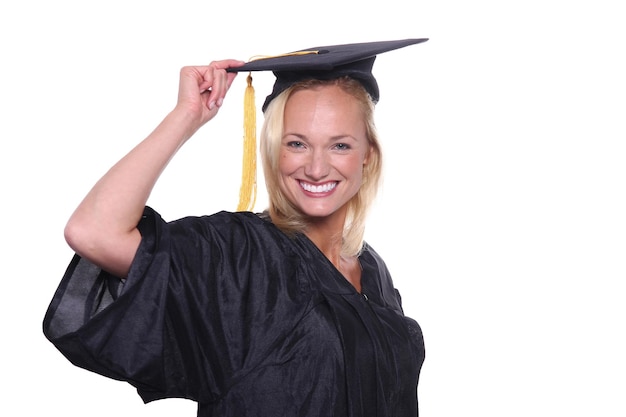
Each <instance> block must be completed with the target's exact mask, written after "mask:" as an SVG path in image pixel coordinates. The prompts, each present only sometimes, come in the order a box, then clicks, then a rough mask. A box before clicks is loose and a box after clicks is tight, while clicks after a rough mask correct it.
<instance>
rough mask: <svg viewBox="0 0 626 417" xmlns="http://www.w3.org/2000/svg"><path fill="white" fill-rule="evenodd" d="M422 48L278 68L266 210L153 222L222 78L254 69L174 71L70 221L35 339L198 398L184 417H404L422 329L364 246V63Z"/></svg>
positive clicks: (367, 173)
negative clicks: (151, 121)
mask: <svg viewBox="0 0 626 417" xmlns="http://www.w3.org/2000/svg"><path fill="white" fill-rule="evenodd" d="M421 41H423V40H410V42H400V43H390V44H387V43H382V44H381V43H374V44H357V45H356V48H357V49H359V50H361V52H360V55H359V56H358V57H356V58H355V57H352V58H350V59H351V60H352V61H350V62H348V63H347V64H346V63H341V64H338V65H335V66H333V68H332V69H331V70H322V72H319V71H318V70H317V69H313V70H310V68H311V64H310V63H308V64H305V65H304V66H305V67H306V68H309V69H307V70H304V69H302V68H298V65H300V64H297V63H295V64H294V63H293V60H295V61H301V60H305V61H306V60H310V59H313V60H314V61H315V58H314V57H305V58H301V57H298V56H289V57H279V58H278V61H281V60H282V61H284V60H285V59H286V60H291V61H292V63H291V64H289V65H290V69H289V72H290V74H286V73H284V72H276V74H277V82H276V85H275V88H274V92H273V93H272V95H270V96H269V97H268V99H267V100H266V104H265V105H264V110H265V116H266V120H265V124H264V127H263V131H262V134H261V146H260V150H261V156H262V160H263V166H264V172H265V176H266V183H267V189H268V193H269V197H270V204H269V208H268V210H267V211H266V212H264V213H261V214H254V213H251V212H235V213H230V212H219V213H216V214H213V215H210V216H202V217H187V218H183V219H179V220H176V221H173V222H165V221H163V220H162V219H161V218H160V216H159V215H158V213H157V212H156V211H154V210H152V209H151V208H149V207H146V204H147V201H148V197H149V195H150V192H151V190H152V188H153V187H154V185H155V183H156V181H157V179H158V177H159V175H160V173H161V172H162V171H163V169H164V168H165V167H166V165H167V164H168V162H169V161H170V160H171V158H172V157H173V156H174V155H175V154H176V152H177V151H178V150H179V149H180V148H181V146H183V144H184V143H185V142H186V141H187V140H188V139H189V138H191V136H192V135H193V134H194V133H195V132H196V131H197V130H198V129H199V128H200V127H201V126H203V125H204V124H205V123H206V122H208V121H209V120H211V119H212V118H213V117H214V116H215V115H216V114H217V112H218V111H219V109H220V107H221V105H222V104H223V101H224V97H225V95H226V93H227V91H228V89H229V87H230V85H231V84H232V82H233V80H234V78H235V76H236V72H238V71H242V70H246V71H247V70H256V69H255V68H254V66H253V65H250V64H246V65H243V63H242V62H240V61H235V60H224V61H218V62H213V63H212V64H210V65H208V66H200V67H185V68H183V69H182V70H181V74H180V86H179V95H178V102H177V105H176V106H175V108H174V109H173V110H172V111H171V112H170V113H169V114H168V115H167V116H166V117H165V119H164V120H163V121H162V122H161V124H160V125H159V126H158V127H157V128H156V129H155V130H154V131H153V132H152V133H151V134H150V135H149V136H148V137H147V138H146V139H145V140H144V141H142V142H141V143H140V144H139V145H138V146H136V147H135V148H134V149H133V150H131V151H130V152H129V153H128V154H127V155H126V156H125V157H124V158H123V159H121V160H120V161H119V162H118V163H117V164H116V165H114V166H113V167H112V168H111V169H110V170H109V171H108V172H107V173H106V174H105V175H104V176H103V177H102V178H101V179H100V181H98V183H96V184H95V186H94V187H93V189H92V190H91V191H90V192H89V193H88V195H87V196H86V197H85V199H84V200H83V201H82V202H81V204H80V205H79V206H78V208H77V209H76V211H75V212H74V213H73V215H72V216H71V218H70V220H69V222H68V224H67V227H66V230H65V235H66V240H67V242H68V244H69V245H70V246H71V247H72V249H73V250H74V251H75V252H76V256H75V257H74V259H73V260H72V263H71V264H70V266H69V268H68V270H67V272H66V274H65V276H64V278H63V281H62V282H61V284H60V286H59V289H58V290H57V293H56V294H55V297H54V299H53V300H52V303H51V305H50V308H49V310H48V312H47V314H46V317H45V319H44V331H45V334H46V336H47V337H48V338H49V339H50V340H51V341H52V342H53V343H54V344H55V346H57V347H58V348H59V349H60V350H61V351H62V352H63V354H64V355H66V356H67V357H68V359H70V360H71V361H72V362H73V363H74V364H76V365H77V366H81V367H84V368H86V369H89V370H92V371H94V372H98V373H100V374H103V375H105V376H108V377H111V378H115V379H119V380H124V381H127V382H129V383H131V384H132V385H134V386H135V387H137V389H138V391H139V394H140V395H141V397H142V399H143V400H144V401H146V402H148V401H152V400H156V399H160V398H167V397H181V398H188V399H192V400H195V401H197V402H198V416H238V417H241V416H415V415H417V414H418V411H417V382H418V377H419V372H420V368H421V365H422V362H423V359H424V347H423V339H422V334H421V330H420V328H419V326H418V325H417V323H416V322H415V321H413V320H412V319H409V318H407V317H405V316H404V314H403V312H402V308H401V303H400V297H399V295H398V293H397V291H396V290H395V288H394V286H393V283H392V280H391V277H390V275H389V273H388V271H387V268H386V266H385V264H384V262H383V260H382V259H381V258H380V257H379V256H378V255H377V254H376V252H375V251H374V250H373V249H372V248H371V247H370V246H369V245H368V244H367V243H365V242H363V233H364V220H365V214H366V212H367V208H368V207H369V205H370V203H371V202H372V200H373V198H374V195H375V193H376V190H377V187H378V182H379V178H380V172H381V150H380V146H379V143H378V139H377V135H376V131H375V128H374V122H373V110H374V103H375V102H376V101H377V99H378V88H377V85H376V82H375V80H374V79H373V76H372V75H371V66H372V64H373V60H374V58H375V55H374V58H373V57H372V54H377V53H381V52H384V51H385V50H391V49H396V48H398V47H402V46H406V45H409V44H413V43H418V42H421ZM343 47H345V46H338V47H327V48H328V49H323V50H326V51H327V53H331V54H332V53H334V52H337V53H338V54H339V55H341V57H343V56H344V55H345V51H343V52H342V50H343ZM350 47H351V48H348V49H349V50H351V49H352V48H354V47H355V45H350ZM381 48H382V49H381ZM323 54H326V53H323ZM319 56H321V55H319ZM341 57H339V58H341ZM323 58H327V57H323ZM333 59H336V58H333ZM269 61H271V59H270V60H269ZM262 65H270V66H271V65H276V63H272V62H265V63H263V64H262ZM364 67H365V68H367V71H366V73H365V75H363V68H364ZM293 68H297V69H296V70H295V73H296V74H297V76H295V77H294V76H293V73H292V72H293V71H292V70H293Z"/></svg>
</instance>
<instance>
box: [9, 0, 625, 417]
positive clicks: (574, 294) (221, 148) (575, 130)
mask: <svg viewBox="0 0 626 417" xmlns="http://www.w3.org/2000/svg"><path fill="white" fill-rule="evenodd" d="M619 3H620V2H618V1H613V2H611V1H608V0H596V1H593V2H592V1H557V0H541V1H539V0H530V1H529V0H527V1H523V2H522V1H517V2H514V1H506V2H505V1H495V0H494V1H488V0H479V1H471V2H470V1H462V0H441V1H428V2H427V1H421V0H418V1H410V2H409V1H405V2H401V1H397V0H385V1H380V2H376V3H374V2H364V1H362V0H361V1H344V2H340V1H328V2H327V1H317V2H312V3H304V4H302V5H300V3H297V2H293V1H291V2H290V1H282V2H281V1H272V0H268V1H263V2H249V4H246V3H245V2H236V1H230V2H216V1H210V0H204V1H197V0H179V1H176V2H173V1H172V2H165V1H132V0H125V1H120V0H109V1H107V2H93V1H69V0H60V1H44V0H35V1H21V2H16V1H15V2H3V3H2V6H0V39H1V40H0V42H1V54H2V64H1V65H0V106H1V108H0V110H1V112H0V118H1V122H0V138H1V139H2V143H1V145H0V146H1V148H0V149H1V151H0V158H1V159H0V161H1V165H0V170H1V172H0V174H1V175H0V181H1V184H0V186H1V193H2V194H1V195H2V204H1V208H0V210H1V212H0V214H1V220H2V251H1V252H0V253H1V255H0V256H2V264H3V266H4V269H3V273H2V278H3V280H2V281H3V285H2V290H3V291H2V298H3V301H2V303H1V304H0V308H1V309H2V311H1V312H0V320H1V322H0V329H1V332H2V342H1V344H0V349H1V351H0V352H1V354H0V358H1V359H0V360H1V361H2V363H1V364H0V370H1V371H0V372H1V373H2V377H1V378H2V381H3V382H4V384H3V386H4V388H3V390H2V401H1V402H0V414H2V415H3V416H32V415H41V414H44V413H45V414H48V415H55V416H57V415H59V416H60V415H65V416H83V415H89V416H91V417H96V416H110V415H125V416H126V415H127V416H131V415H132V416H151V417H153V416H169V415H172V414H174V415H177V416H184V415H187V416H193V415H195V405H194V404H193V403H191V402H188V401H184V400H168V401H159V402H156V403H152V404H149V405H143V403H142V402H141V401H140V399H139V397H138V396H137V395H136V393H135V391H134V389H133V388H132V387H131V386H129V385H127V384H125V383H122V382H117V381H111V380H108V379H106V378H103V377H101V376H98V375H95V374H91V373H89V372H87V371H84V370H82V369H78V368H76V367H74V366H72V365H71V364H70V363H69V362H68V361H67V360H66V359H64V358H63V357H62V356H61V354H60V353H58V352H57V351H56V350H55V349H54V347H53V346H52V345H51V344H50V343H49V342H47V341H46V340H45V338H44V337H43V334H42V332H41V321H42V319H43V315H44V313H45V310H46V308H47V305H48V302H49V301H50V299H51V297H52V295H53V292H54V290H55V288H56V285H57V284H58V282H59V280H60V278H61V276H62V274H63V272H64V270H65V267H66V265H67V263H68V262H69V260H70V257H71V252H70V250H69V249H68V248H67V246H66V245H65V242H64V240H63V236H62V232H63V227H64V224H65V221H66V220H67V218H68V217H69V215H70V214H71V212H72V210H73V209H74V207H75V206H76V205H77V204H78V203H79V201H80V199H81V198H82V196H83V195H84V194H85V193H86V192H87V191H88V189H89V188H90V186H91V185H92V184H93V183H94V182H95V181H96V180H97V179H98V178H99V177H100V176H101V175H102V174H103V173H104V172H105V170H106V169H108V168H109V167H110V166H111V165H112V164H113V163H114V162H115V161H116V160H117V159H118V158H120V157H121V156H122V155H123V154H124V153H125V152H126V151H128V150H129V149H130V148H131V147H132V146H133V145H135V144H136V143H137V142H138V141H139V140H141V139H142V138H143V137H145V136H146V135H147V134H148V133H149V132H150V131H151V130H152V129H153V128H154V127H155V126H156V124H157V123H158V122H159V121H160V120H161V118H162V117H163V116H164V115H165V114H166V113H167V112H168V111H169V110H170V109H171V108H172V107H173V105H174V103H175V99H176V92H177V83H178V71H179V68H180V67H181V66H183V65H188V64H205V63H208V62H210V61H211V60H213V59H222V58H238V59H242V60H247V59H248V58H249V57H251V56H253V55H257V54H279V53H283V52H287V51H292V50H296V49H302V48H307V47H313V46H322V45H330V44H338V43H350V42H365V41H377V40H391V39H402V38H412V37H428V38H430V41H428V42H427V43H425V44H420V45H416V46H411V47H408V48H405V49H402V50H398V51H394V52H390V53H387V54H385V55H383V56H380V57H379V58H378V60H377V62H376V66H375V75H376V76H377V78H378V80H379V84H380V86H381V101H380V103H379V105H378V109H377V111H378V113H377V114H378V126H379V129H380V133H381V136H382V140H383V144H384V149H385V152H386V163H387V166H386V176H385V181H386V182H385V188H384V190H383V193H382V195H381V198H380V199H379V201H378V204H377V206H376V208H375V210H374V212H373V213H372V216H371V221H370V226H369V229H368V236H367V239H368V241H369V242H370V243H371V244H372V245H373V246H374V247H375V248H376V249H377V250H378V251H379V252H380V253H381V254H382V255H383V257H384V258H385V260H386V261H387V264H388V267H389V268H390V270H391V272H392V274H393V276H394V279H395V283H396V286H397V287H398V288H399V289H400V291H401V293H402V294H403V298H404V303H405V309H406V312H407V314H408V315H409V316H411V317H414V318H415V319H417V320H418V321H419V322H420V324H421V325H422V327H423V330H424V333H425V338H426V347H427V355H426V362H425V364H424V367H423V372H422V377H421V381H420V387H419V395H420V409H421V415H422V416H426V417H440V416H441V417H451V416H480V417H486V416H498V417H501V416H507V417H513V416H534V417H539V416H602V417H609V416H621V417H623V416H626V404H625V399H626V359H625V352H626V340H625V335H624V333H625V330H626V329H625V327H626V325H625V318H626V307H625V301H624V298H625V296H626V293H625V290H624V281H625V278H626V273H625V272H626V266H625V260H626V259H625V250H626V220H625V217H626V216H625V213H626V198H625V185H626V166H625V165H626V164H625V160H626V151H625V149H624V141H625V140H626V127H625V120H624V115H625V110H626V82H625V78H626V76H625V74H626V65H625V63H624V55H625V51H626V47H625V41H626V30H625V29H624V14H623V13H622V12H621V11H620V8H619V7H618V5H619ZM368 4H370V5H368ZM271 82H272V80H271V76H270V75H269V74H266V75H263V74H258V75H256V76H255V86H256V88H257V100H258V102H259V105H260V102H261V101H262V100H263V98H264V96H265V94H266V93H267V91H268V89H269V87H270V85H271ZM244 87H245V77H243V76H240V77H239V78H238V79H237V80H236V82H235V84H234V86H233V88H232V89H231V93H230V95H229V96H228V97H227V101H226V104H225V106H224V108H223V109H222V110H221V112H220V115H218V117H217V118H216V119H214V120H213V121H212V122H211V123H210V124H209V125H207V126H205V127H204V128H203V129H202V130H201V131H200V132H199V133H198V134H197V136H196V137H195V138H194V139H193V140H192V141H190V142H189V143H188V144H187V145H186V146H185V147H184V148H183V149H182V150H181V152H180V153H179V155H178V156H177V157H176V158H175V159H174V161H173V162H172V164H171V165H170V167H169V168H168V170H167V171H166V172H165V174H164V175H163V177H162V180H161V181H160V182H159V184H158V186H157V188H156V189H155V191H154V193H153V195H152V197H151V199H150V201H149V204H150V205H152V206H153V207H155V208H157V209H158V210H159V211H160V212H161V213H162V215H163V216H164V217H165V218H166V219H169V220H172V219H175V218H177V217H181V216H183V215H188V214H206V213H211V212H214V211H217V210H220V209H227V210H233V209H234V208H235V206H236V201H237V193H238V184H239V172H240V164H241V151H240V150H241V116H242V97H243V91H244ZM260 118H261V117H260V116H259V119H260ZM263 207H264V203H263V199H261V201H260V202H259V204H258V205H257V209H262V208H263ZM37 410H39V411H37Z"/></svg>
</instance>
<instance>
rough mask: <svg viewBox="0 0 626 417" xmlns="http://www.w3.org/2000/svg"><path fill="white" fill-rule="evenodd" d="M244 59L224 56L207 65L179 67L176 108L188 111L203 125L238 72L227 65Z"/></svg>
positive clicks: (209, 118)
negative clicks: (228, 69)
mask: <svg viewBox="0 0 626 417" xmlns="http://www.w3.org/2000/svg"><path fill="white" fill-rule="evenodd" d="M243 64H244V62H243V61H238V60H234V59H227V60H223V61H213V62H211V64H209V65H207V66H188V67H183V68H182V69H181V71H180V82H179V87H178V103H177V105H176V107H177V109H181V110H183V111H185V112H187V113H188V114H189V115H191V117H192V118H193V119H194V120H196V122H197V123H198V124H199V125H198V127H199V126H202V125H203V124H205V123H206V122H208V121H209V120H211V119H212V118H213V117H214V116H215V115H216V114H217V111H218V110H219V108H220V106H221V105H222V103H223V102H224V97H225V96H226V92H227V91H228V89H229V88H230V86H231V84H232V83H233V80H234V79H235V77H236V76H237V73H230V72H226V69H227V68H231V67H238V66H241V65H243Z"/></svg>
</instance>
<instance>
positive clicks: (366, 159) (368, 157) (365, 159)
mask: <svg viewBox="0 0 626 417" xmlns="http://www.w3.org/2000/svg"><path fill="white" fill-rule="evenodd" d="M372 152H373V147H372V145H370V146H369V147H368V148H367V152H365V158H363V165H367V163H368V162H369V159H370V155H371V154H372Z"/></svg>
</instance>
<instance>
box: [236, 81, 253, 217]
mask: <svg viewBox="0 0 626 417" xmlns="http://www.w3.org/2000/svg"><path fill="white" fill-rule="evenodd" d="M247 81H248V86H247V87H246V92H245V95H244V101H243V105H244V116H243V132H244V136H243V165H242V169H241V188H240V189H239V205H238V206H237V211H252V210H253V209H254V204H255V203H256V102H255V98H254V87H253V86H252V75H251V74H248V78H247Z"/></svg>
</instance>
